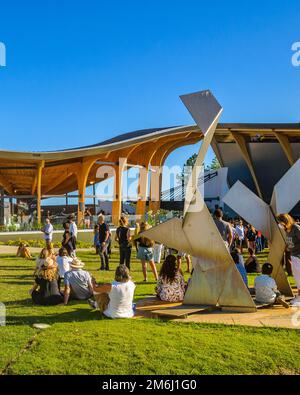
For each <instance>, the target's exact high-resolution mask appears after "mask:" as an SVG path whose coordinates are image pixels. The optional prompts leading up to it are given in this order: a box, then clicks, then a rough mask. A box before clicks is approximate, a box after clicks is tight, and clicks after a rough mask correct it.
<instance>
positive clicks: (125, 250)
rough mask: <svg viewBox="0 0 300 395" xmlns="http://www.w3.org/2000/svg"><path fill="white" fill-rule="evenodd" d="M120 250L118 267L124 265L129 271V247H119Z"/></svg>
mask: <svg viewBox="0 0 300 395" xmlns="http://www.w3.org/2000/svg"><path fill="white" fill-rule="evenodd" d="M119 249H120V265H124V264H125V265H126V266H127V267H128V269H129V270H130V257H131V247H128V246H122V245H120V246H119Z"/></svg>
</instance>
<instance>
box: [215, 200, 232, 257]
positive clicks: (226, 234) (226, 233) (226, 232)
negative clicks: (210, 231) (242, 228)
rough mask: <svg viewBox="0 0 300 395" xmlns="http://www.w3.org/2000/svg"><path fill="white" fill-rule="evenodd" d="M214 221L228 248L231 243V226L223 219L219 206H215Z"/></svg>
mask: <svg viewBox="0 0 300 395" xmlns="http://www.w3.org/2000/svg"><path fill="white" fill-rule="evenodd" d="M214 221H215V224H216V226H217V228H218V230H219V232H220V235H221V237H222V239H223V241H224V243H225V245H226V247H227V249H228V250H229V248H230V246H231V244H232V232H231V227H230V225H229V223H228V222H226V221H224V220H223V211H222V210H221V209H220V208H217V209H216V210H215V213H214Z"/></svg>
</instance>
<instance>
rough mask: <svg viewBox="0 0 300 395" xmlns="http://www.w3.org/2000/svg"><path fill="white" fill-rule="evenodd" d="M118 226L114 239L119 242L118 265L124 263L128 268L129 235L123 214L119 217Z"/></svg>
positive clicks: (130, 246)
mask: <svg viewBox="0 0 300 395" xmlns="http://www.w3.org/2000/svg"><path fill="white" fill-rule="evenodd" d="M119 223H120V226H119V227H118V228H117V229H116V237H115V240H116V241H117V242H118V243H119V251H120V265H124V264H125V265H126V266H127V267H128V269H129V270H130V257H131V248H132V244H131V236H130V228H129V225H128V219H127V218H126V217H125V216H122V217H121V218H120V221H119Z"/></svg>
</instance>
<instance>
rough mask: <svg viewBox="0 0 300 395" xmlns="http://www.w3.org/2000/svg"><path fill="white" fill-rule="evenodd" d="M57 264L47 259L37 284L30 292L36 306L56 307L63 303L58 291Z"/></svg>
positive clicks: (38, 276) (37, 277) (36, 280)
mask: <svg viewBox="0 0 300 395" xmlns="http://www.w3.org/2000/svg"><path fill="white" fill-rule="evenodd" d="M57 280H58V270H57V264H56V263H55V262H54V261H53V259H51V258H50V257H48V258H46V259H45V262H44V263H43V265H42V267H41V269H40V270H39V272H38V275H37V276H36V277H35V284H34V286H33V287H32V288H31V290H30V291H29V293H30V295H31V297H32V301H33V303H34V304H38V305H43V306H54V305H57V304H60V303H62V302H63V297H62V295H61V293H60V292H59V289H58V282H57Z"/></svg>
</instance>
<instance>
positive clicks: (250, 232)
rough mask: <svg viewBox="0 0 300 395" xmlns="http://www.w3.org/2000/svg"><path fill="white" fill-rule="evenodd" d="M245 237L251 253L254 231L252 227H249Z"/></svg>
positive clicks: (254, 245)
mask: <svg viewBox="0 0 300 395" xmlns="http://www.w3.org/2000/svg"><path fill="white" fill-rule="evenodd" d="M246 237H247V240H248V248H251V249H252V250H253V251H255V247H256V243H255V241H256V230H255V228H254V226H252V225H249V228H248V231H247V233H246Z"/></svg>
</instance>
